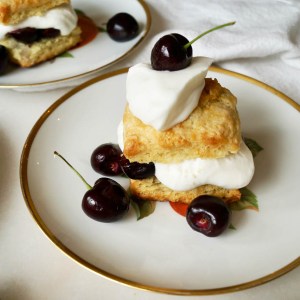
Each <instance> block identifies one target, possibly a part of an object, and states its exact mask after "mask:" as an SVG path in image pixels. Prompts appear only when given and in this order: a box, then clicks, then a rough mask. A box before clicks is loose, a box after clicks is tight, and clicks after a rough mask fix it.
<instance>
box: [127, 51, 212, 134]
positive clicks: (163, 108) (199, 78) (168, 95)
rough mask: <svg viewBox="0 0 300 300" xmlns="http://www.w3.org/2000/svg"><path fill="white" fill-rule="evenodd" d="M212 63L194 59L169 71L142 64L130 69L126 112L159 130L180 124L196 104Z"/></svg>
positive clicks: (202, 58) (203, 58) (199, 58)
mask: <svg viewBox="0 0 300 300" xmlns="http://www.w3.org/2000/svg"><path fill="white" fill-rule="evenodd" d="M212 62H213V60H212V59H211V58H208V57H194V58H193V60H192V63H191V65H190V66H189V67H188V68H185V69H182V70H178V71H172V72H171V71H156V70H153V69H152V67H151V65H150V64H145V63H140V64H137V65H135V66H133V67H131V68H130V69H129V72H128V75H127V82H126V99H127V101H128V104H129V109H130V111H131V112H132V113H133V114H134V115H135V116H136V117H137V118H139V119H140V120H141V121H143V122H144V123H145V124H148V125H150V126H152V127H154V128H155V129H156V130H159V131H162V130H166V129H169V128H171V127H173V126H174V125H176V124H178V123H180V122H182V121H184V120H185V119H186V118H187V117H188V116H189V115H190V114H191V112H192V111H193V110H194V109H195V107H196V106H197V104H198V102H199V97H200V95H201V92H202V90H203V87H204V85H205V81H204V79H205V76H206V74H207V71H208V68H209V66H210V65H211V63H212Z"/></svg>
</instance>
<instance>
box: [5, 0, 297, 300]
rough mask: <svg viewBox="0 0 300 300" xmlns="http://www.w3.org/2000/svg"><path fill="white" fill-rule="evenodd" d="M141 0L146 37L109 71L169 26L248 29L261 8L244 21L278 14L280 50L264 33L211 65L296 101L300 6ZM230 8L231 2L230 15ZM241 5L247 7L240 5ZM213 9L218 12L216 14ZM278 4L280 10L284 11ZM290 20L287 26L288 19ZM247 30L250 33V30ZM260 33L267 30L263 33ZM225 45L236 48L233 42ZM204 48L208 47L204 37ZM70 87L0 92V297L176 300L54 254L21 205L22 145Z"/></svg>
mask: <svg viewBox="0 0 300 300" xmlns="http://www.w3.org/2000/svg"><path fill="white" fill-rule="evenodd" d="M147 3H148V5H149V7H150V10H151V13H152V18H153V19H152V28H151V31H150V34H149V36H148V38H147V40H146V41H145V43H144V44H143V45H141V46H140V47H139V48H138V50H137V51H136V52H135V53H134V54H132V55H130V56H129V57H127V58H126V59H125V60H123V61H122V62H120V63H119V64H118V65H115V66H113V67H112V68H111V69H117V68H119V67H122V66H129V65H131V64H132V63H134V62H136V61H137V60H139V59H141V58H142V57H145V55H148V54H147V53H148V50H147V49H148V47H149V45H151V43H152V37H153V36H155V35H156V34H157V33H159V32H160V31H163V30H173V29H175V28H176V29H180V30H185V31H187V30H191V29H192V30H193V31H197V30H198V27H201V29H204V30H206V29H208V28H207V27H206V28H202V27H203V26H202V24H204V23H205V22H207V24H221V23H225V22H227V21H232V18H234V17H236V18H237V19H236V21H237V24H238V21H239V20H240V21H241V22H242V24H246V23H245V22H246V21H247V20H244V21H243V20H242V19H243V13H244V17H245V13H246V12H247V11H248V12H251V13H253V11H255V9H256V11H257V9H258V8H259V7H261V11H260V12H261V13H260V15H259V16H258V17H257V18H256V19H255V18H254V19H253V18H252V17H253V15H252V17H251V14H250V15H249V14H247V17H248V20H253V26H254V27H255V26H256V25H257V24H258V23H257V22H259V20H260V19H261V18H262V19H263V20H264V17H265V18H266V20H269V21H270V18H271V16H272V15H274V16H277V18H278V14H279V15H280V14H282V18H280V17H279V18H278V19H279V20H280V22H271V21H270V22H271V23H268V22H265V23H264V22H262V23H264V24H265V28H264V29H266V28H267V29H269V30H272V29H273V32H277V33H279V34H280V33H281V34H282V40H284V43H283V45H281V46H282V47H281V48H280V47H279V46H278V47H277V48H276V49H275V50H274V49H273V52H272V51H271V52H270V48H271V47H273V46H274V45H272V41H273V38H275V37H274V36H273V35H272V34H271V32H270V34H269V35H266V38H268V39H269V40H268V42H269V44H267V45H266V46H265V48H264V47H263V46H262V45H261V47H262V48H260V49H257V48H256V50H257V52H255V49H254V50H251V51H250V52H251V53H252V55H250V54H249V53H248V54H247V51H245V49H243V45H239V47H240V48H238V49H239V51H237V52H236V56H234V51H233V52H231V53H227V54H226V53H225V54H226V55H225V54H224V55H223V56H222V55H221V54H220V52H216V53H215V54H214V55H215V58H216V60H217V63H218V64H219V65H220V66H222V67H224V68H227V69H230V70H233V71H237V72H240V73H244V74H246V75H250V76H253V77H255V78H256V79H259V80H261V81H263V82H265V83H267V84H269V85H271V86H273V87H275V88H277V89H279V90H281V91H282V92H283V93H285V94H287V95H288V96H289V97H291V98H293V99H294V100H295V101H296V102H298V103H300V85H299V83H298V81H299V78H300V69H299V65H300V59H299V51H300V50H299V45H300V31H299V29H298V28H299V24H300V18H299V1H297V0H295V1H288V0H285V1H284V0H281V1H279V0H278V1H275V0H272V1H258V0H255V1H253V0H252V1H251V0H250V1H249V0H248V1H237V0H234V1H232V0H230V1H208V0H207V1H202V0H201V1H200V0H189V1H182V0H173V1H167V0H160V1H159V0H148V1H147ZM217 3H219V4H217ZM230 3H231V5H233V6H234V5H235V6H234V7H233V9H232V10H231V9H230ZM272 3H273V4H274V5H272ZM243 4H244V5H247V7H243ZM218 5H219V9H220V11H219V13H216V11H218ZM276 5H281V8H282V9H280V7H277V6H276ZM239 6H240V8H239ZM266 7H268V10H266ZM283 7H284V9H283ZM212 9H214V11H215V13H214V11H212ZM238 9H239V10H238ZM210 10H211V11H210ZM221 12H223V14H222V13H221ZM228 12H231V13H232V15H231V17H232V18H231V19H230V20H228V18H225V17H224V16H226V13H228ZM237 12H240V14H238V13H237ZM264 14H265V15H264ZM267 15H269V16H267ZM222 16H223V17H222ZM251 18H252V19H251ZM291 18H292V23H289V22H287V21H286V20H287V19H291ZM271 19H272V18H271ZM203 22H204V23H203ZM243 22H244V23H243ZM237 24H236V25H237ZM255 24H256V25H255ZM259 26H262V25H259ZM268 26H269V28H268ZM208 27H209V26H208ZM255 28H256V29H255V30H254V32H255V34H256V35H258V34H260V32H259V30H258V27H257V26H256V27H255ZM237 30H238V31H239V34H240V30H242V29H241V28H238V27H237ZM247 30H251V27H249V28H248V29H247ZM285 31H286V32H285ZM232 32H233V33H234V29H233V28H232ZM285 33H286V34H285ZM219 34H221V32H219ZM261 34H266V32H263V30H262V32H261ZM212 35H213V34H212ZM249 38H250V37H249ZM252 38H253V36H252ZM257 38H258V37H257ZM212 39H213V38H212ZM212 41H213V40H210V42H212ZM231 42H232V43H235V42H236V40H231ZM204 43H208V44H206V45H209V40H206V42H204ZM218 46H220V43H219V44H218ZM201 49H202V50H203V51H204V53H203V54H204V55H205V54H207V53H205V51H209V47H208V46H205V45H204V46H203V47H202V48H200V50H201ZM200 50H199V51H200ZM263 50H266V51H265V52H264V51H263ZM197 51H198V50H197ZM253 51H254V52H253ZM253 53H256V54H253ZM68 90H70V88H63V89H60V90H52V91H47V92H39V93H21V92H16V91H11V90H0V299H1V300H10V299H14V300H15V299H22V300H29V299H30V300H41V299H72V300H75V299H111V300H113V299H130V300H132V299H160V300H161V299H182V298H183V297H180V296H171V295H162V294H156V293H152V292H147V291H140V290H136V289H134V288H130V287H126V286H122V285H120V284H117V283H115V282H111V281H109V280H107V279H105V278H102V277H100V276H98V275H96V274H94V273H92V272H91V271H89V270H87V269H85V268H83V267H81V266H80V265H78V264H77V263H75V262H74V261H72V260H71V259H70V258H68V257H67V256H66V255H64V254H63V253H62V252H61V251H58V249H57V248H56V247H55V246H54V245H53V244H52V242H51V241H49V239H48V238H47V237H46V236H45V235H44V234H43V233H42V232H41V230H40V229H39V228H38V226H37V225H36V223H35V221H34V220H33V218H32V217H31V215H30V213H29V211H28V209H27V208H26V205H25V202H24V200H23V197H22V193H21V188H20V183H19V160H20V155H21V151H22V148H23V145H24V142H25V140H26V138H27V136H28V134H29V132H30V130H31V128H32V126H33V125H34V123H35V122H36V120H37V119H38V118H39V116H40V115H41V114H42V113H43V112H44V111H45V110H46V109H47V108H48V107H49V106H50V105H51V104H52V103H53V102H55V101H56V100H57V99H58V98H59V97H60V96H61V95H63V94H65V93H66V91H68ZM287 247H292V245H287ZM299 282H300V268H297V269H295V270H293V271H291V272H290V273H288V274H286V275H285V276H282V277H281V278H278V279H275V280H273V281H272V282H270V283H267V284H265V285H262V286H258V287H255V288H252V289H248V290H244V291H241V292H236V293H232V294H229V295H228V294H227V295H216V296H203V297H200V296H199V297H191V298H201V299H210V300H212V299H219V300H220V299H274V300H276V299H278V300H281V299H285V300H289V299H290V300H294V299H300V298H299V297H300V289H299ZM184 298H186V297H184Z"/></svg>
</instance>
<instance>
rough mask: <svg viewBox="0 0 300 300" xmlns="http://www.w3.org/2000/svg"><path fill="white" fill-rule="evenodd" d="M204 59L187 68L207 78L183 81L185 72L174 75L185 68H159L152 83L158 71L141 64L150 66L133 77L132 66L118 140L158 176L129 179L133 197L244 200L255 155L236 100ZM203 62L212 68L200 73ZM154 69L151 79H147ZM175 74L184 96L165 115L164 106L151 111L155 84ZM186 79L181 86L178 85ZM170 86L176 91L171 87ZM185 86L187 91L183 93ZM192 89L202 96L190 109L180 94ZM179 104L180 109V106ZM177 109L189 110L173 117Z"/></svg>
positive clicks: (160, 85)
mask: <svg viewBox="0 0 300 300" xmlns="http://www.w3.org/2000/svg"><path fill="white" fill-rule="evenodd" d="M201 59H202V58H199V59H198V58H194V62H193V63H192V66H191V67H192V68H191V70H189V68H190V67H189V68H187V69H186V70H184V72H187V73H188V72H190V73H192V72H193V68H194V69H195V74H197V72H198V73H201V72H202V76H200V77H199V78H198V80H195V76H198V75H193V74H192V75H190V78H189V79H187V81H186V83H182V81H183V80H185V79H184V78H185V76H186V75H184V76H182V77H181V75H178V74H179V73H177V74H175V73H176V72H181V71H176V72H172V73H171V72H168V73H166V72H165V73H162V72H161V71H158V72H159V74H158V76H159V78H157V79H154V81H153V82H154V83H153V82H151V81H152V76H156V74H155V73H154V72H157V71H153V72H152V70H150V71H149V69H147V67H144V66H140V67H139V66H138V68H142V69H143V68H144V69H145V70H144V71H143V70H142V71H141V70H133V72H136V75H137V76H132V74H130V71H131V70H129V81H132V82H129V83H128V78H127V89H129V93H127V97H128V99H127V100H128V103H127V105H126V108H125V111H124V115H123V121H122V124H123V126H122V128H121V129H120V128H119V136H120V135H122V137H121V139H119V144H120V146H121V148H122V150H123V153H124V156H125V157H126V158H127V159H129V160H130V161H131V162H134V161H137V162H140V163H149V162H153V163H154V164H155V176H153V177H151V178H146V179H143V180H133V179H131V180H130V191H131V194H132V195H133V196H136V197H138V198H141V199H144V200H157V201H171V202H181V203H186V204H189V203H191V202H192V200H193V199H195V198H196V197H198V196H200V195H211V196H216V197H218V198H222V199H223V200H224V201H225V202H227V203H230V202H234V201H238V200H239V199H240V197H241V192H240V190H239V189H240V188H241V187H243V186H246V185H247V184H248V183H249V182H250V180H251V178H252V176H253V173H254V164H253V157H252V154H251V152H250V150H249V149H248V148H247V147H246V145H245V144H244V142H243V140H242V137H241V127H240V119H239V114H238V111H237V108H236V105H237V99H236V97H235V96H234V95H233V94H232V93H231V92H230V91H229V90H228V89H226V88H224V87H222V86H221V85H220V83H219V82H218V81H217V80H216V79H211V78H204V77H205V76H206V72H207V68H208V66H209V64H210V62H209V61H205V58H203V59H204V63H203V59H202V60H201ZM203 64H204V66H206V67H207V68H206V71H205V70H202V71H201V67H202V66H203ZM133 68H134V67H133ZM204 69H205V68H204ZM149 72H150V75H149V76H150V77H151V79H148V74H149ZM145 74H146V75H145ZM170 75H171V76H173V77H174V80H175V81H176V80H177V79H176V78H175V76H180V78H179V79H178V82H175V83H174V88H175V89H177V88H178V92H177V95H179V96H178V99H176V100H174V101H173V102H172V101H170V105H169V104H167V105H168V108H166V110H165V112H164V113H163V114H160V109H157V110H156V109H155V108H153V111H152V110H151V105H155V101H156V100H153V101H152V99H153V98H152V97H153V93H152V92H151V88H152V89H154V88H158V89H165V87H166V84H168V83H165V82H164V76H165V77H166V78H168V77H167V76H170ZM169 79H171V80H172V78H169ZM169 79H166V80H169ZM134 80H137V83H136V84H137V85H139V87H138V88H137V89H138V90H139V89H140V90H141V92H139V91H137V93H136V94H137V95H141V94H142V93H143V90H144V92H145V99H146V100H145V101H146V104H144V106H145V109H144V108H143V104H142V103H143V99H141V100H140V103H139V100H138V99H135V100H133V101H132V95H131V92H130V90H132V89H133V87H132V86H131V84H133V81H134ZM140 80H141V81H142V82H139V81H140ZM201 80H202V81H201ZM145 82H146V83H145ZM147 82H148V83H147ZM181 83H182V87H178V85H180V84H181ZM148 84H149V85H150V87H148V86H147V85H148ZM201 84H202V85H203V86H202V88H201V89H200V91H199V90H197V91H198V94H197V93H195V90H196V89H197V86H199V85H201ZM141 85H142V87H141ZM143 85H145V86H143ZM167 89H169V90H171V89H172V90H173V88H171V87H170V86H169V87H167ZM184 89H187V90H188V92H187V93H186V92H185V91H183V90H184ZM147 92H148V94H147ZM162 93H164V91H163V92H162ZM188 93H191V94H194V96H195V94H197V95H198V98H197V99H196V100H195V99H194V100H195V101H194V100H193V101H194V102H195V105H191V106H190V107H189V110H187V111H185V110H186V106H189V103H188V101H189V100H187V103H185V102H184V100H182V99H181V98H182V97H181V96H183V97H186V95H187V94H188ZM146 94H147V95H146ZM149 94H150V95H149ZM165 97H166V98H167V97H168V95H165ZM180 97H181V98H180ZM133 98H134V97H133ZM147 101H148V102H149V103H147ZM162 101H164V99H160V102H157V103H162V111H164V105H165V103H163V102H162ZM166 101H168V100H166ZM191 102H192V100H191ZM177 103H179V107H178V109H175V107H176V106H177ZM148 104H149V105H148ZM174 111H177V113H179V114H181V113H182V112H183V113H184V116H183V117H180V118H179V119H178V118H177V117H176V118H177V122H173V121H172V120H173V119H174V118H173V116H174V115H175V114H174ZM168 114H169V115H168ZM162 119H164V120H163V121H162ZM181 119H183V120H181ZM170 120H171V121H170ZM178 120H179V121H178ZM169 121H170V122H169ZM174 123H176V124H174ZM157 124H159V125H157ZM168 124H169V125H170V124H171V125H170V126H169V125H168ZM120 132H121V133H120Z"/></svg>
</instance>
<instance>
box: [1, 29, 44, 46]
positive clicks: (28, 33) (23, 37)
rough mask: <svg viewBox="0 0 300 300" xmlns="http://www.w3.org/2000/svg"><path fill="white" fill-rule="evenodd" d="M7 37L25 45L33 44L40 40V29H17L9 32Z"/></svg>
mask: <svg viewBox="0 0 300 300" xmlns="http://www.w3.org/2000/svg"><path fill="white" fill-rule="evenodd" d="M7 35H8V36H11V37H13V38H14V39H15V40H17V41H19V42H22V43H24V44H32V43H34V42H36V41H37V40H38V39H39V31H38V29H35V28H32V27H25V28H22V29H17V30H14V31H11V32H9V33H8V34H7Z"/></svg>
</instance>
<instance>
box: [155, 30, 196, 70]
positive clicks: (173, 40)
mask: <svg viewBox="0 0 300 300" xmlns="http://www.w3.org/2000/svg"><path fill="white" fill-rule="evenodd" d="M188 42H189V41H188V40H187V39H186V38H185V37H184V36H182V35H180V34H178V33H172V34H167V35H165V36H163V37H162V38H160V39H159V40H158V41H157V42H156V44H155V45H154V47H153V49H152V51H151V65H152V68H153V69H154V70H158V71H165V70H168V71H176V70H181V69H184V68H186V67H187V66H189V65H190V63H191V61H192V56H193V50H192V47H191V46H189V47H188V48H187V49H185V48H184V45H186V44H187V43H188Z"/></svg>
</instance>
